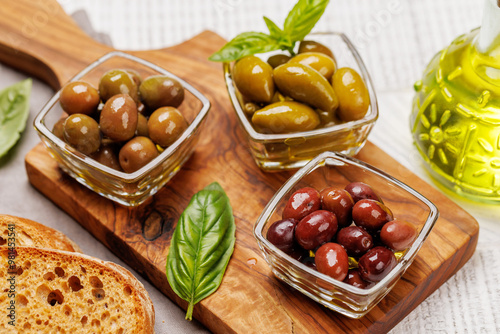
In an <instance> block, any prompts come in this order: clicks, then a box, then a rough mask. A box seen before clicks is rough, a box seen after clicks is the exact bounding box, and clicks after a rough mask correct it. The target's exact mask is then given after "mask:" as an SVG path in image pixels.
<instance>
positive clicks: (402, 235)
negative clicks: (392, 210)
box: [380, 219, 417, 251]
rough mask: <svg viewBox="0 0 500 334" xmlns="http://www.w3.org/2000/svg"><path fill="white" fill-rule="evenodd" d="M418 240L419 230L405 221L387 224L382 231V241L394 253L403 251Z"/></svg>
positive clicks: (394, 221)
mask: <svg viewBox="0 0 500 334" xmlns="http://www.w3.org/2000/svg"><path fill="white" fill-rule="evenodd" d="M416 238H417V229H416V228H415V226H414V225H413V224H410V223H408V222H407V221H404V220H399V219H394V220H392V221H390V222H387V223H386V224H385V225H384V226H383V227H382V230H381V231H380V240H381V241H382V242H383V243H384V245H386V246H387V247H389V248H391V249H392V250H394V251H402V250H404V249H406V248H408V247H410V246H411V244H412V243H413V241H415V239H416Z"/></svg>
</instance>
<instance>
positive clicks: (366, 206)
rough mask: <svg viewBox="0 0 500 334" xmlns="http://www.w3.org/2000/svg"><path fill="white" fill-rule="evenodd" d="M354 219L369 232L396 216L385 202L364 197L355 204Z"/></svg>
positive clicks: (374, 230) (353, 209) (378, 228)
mask: <svg viewBox="0 0 500 334" xmlns="http://www.w3.org/2000/svg"><path fill="white" fill-rule="evenodd" d="M352 219H353V220H354V223H355V224H356V225H357V226H359V227H362V228H364V229H365V230H367V231H369V232H376V231H378V230H380V229H381V228H382V226H384V224H385V223H387V222H388V221H391V220H393V219H394V216H393V214H392V212H391V210H390V209H389V208H388V207H387V206H385V205H384V204H383V203H381V202H378V201H375V200H372V199H362V200H360V201H358V202H356V204H354V206H353V208H352Z"/></svg>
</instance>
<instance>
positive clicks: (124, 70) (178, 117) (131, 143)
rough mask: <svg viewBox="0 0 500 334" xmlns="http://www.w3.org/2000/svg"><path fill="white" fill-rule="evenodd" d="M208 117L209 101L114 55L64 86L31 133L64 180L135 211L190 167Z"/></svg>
mask: <svg viewBox="0 0 500 334" xmlns="http://www.w3.org/2000/svg"><path fill="white" fill-rule="evenodd" d="M209 109H210V103H209V101H208V99H207V98H206V97H205V96H203V95H202V94H201V93H200V92H199V91H197V90H196V89H195V88H193V87H192V86H191V85H190V84H188V83H187V82H186V81H184V80H183V79H181V78H179V77H177V76H176V75H174V74H172V73H170V72H168V71H167V70H165V69H163V68H161V67H159V66H157V65H155V64H152V63H150V62H148V61H145V60H143V59H140V58H138V57H135V56H132V55H129V54H127V53H123V52H118V51H116V52H111V53H108V54H106V55H104V56H103V57H101V58H99V59H98V60H96V61H95V62H93V63H92V64H90V65H89V66H88V67H87V68H85V69H84V70H83V71H82V72H80V73H78V74H77V75H76V76H75V77H74V78H73V79H72V80H70V82H68V83H67V84H65V85H64V86H63V87H62V88H61V89H60V90H59V91H58V92H57V93H56V94H55V95H54V96H53V97H52V98H51V99H50V100H49V102H48V103H47V104H46V105H45V106H44V107H43V109H42V110H41V111H40V113H39V114H38V115H37V116H36V118H35V121H34V126H35V128H36V130H37V131H38V134H39V136H40V138H41V140H42V142H43V143H44V144H45V146H46V147H47V150H48V152H49V153H50V154H51V155H52V157H54V159H55V160H56V161H57V163H58V164H59V166H60V167H61V169H62V170H64V171H65V172H66V173H67V174H69V175H70V176H72V177H73V178H74V179H76V180H77V181H78V182H80V183H81V184H83V185H84V186H86V187H88V188H90V189H92V190H94V191H95V192H97V193H99V194H100V195H102V196H104V197H106V198H108V199H111V200H113V201H115V202H117V203H120V204H122V205H125V206H137V205H140V204H141V203H143V202H144V201H145V200H146V199H147V198H149V197H150V196H152V195H153V194H155V193H156V192H157V191H158V190H159V189H160V188H161V187H162V186H163V185H164V184H165V183H167V182H168V181H169V180H170V179H171V178H172V177H173V176H174V175H175V174H176V173H177V172H178V171H179V170H180V168H181V167H182V165H183V164H184V163H185V162H186V161H187V160H188V159H189V157H190V156H191V154H192V153H193V152H194V149H195V146H196V143H197V142H198V137H199V133H200V129H201V126H202V124H203V122H204V120H205V118H206V116H207V113H208V111H209Z"/></svg>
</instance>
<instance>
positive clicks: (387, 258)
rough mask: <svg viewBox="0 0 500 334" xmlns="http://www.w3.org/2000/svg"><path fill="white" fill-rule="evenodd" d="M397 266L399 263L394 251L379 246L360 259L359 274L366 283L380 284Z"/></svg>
mask: <svg viewBox="0 0 500 334" xmlns="http://www.w3.org/2000/svg"><path fill="white" fill-rule="evenodd" d="M397 264H398V261H397V259H396V256H394V253H393V252H392V251H390V250H389V249H388V248H385V247H383V246H377V247H374V248H372V249H370V250H369V251H368V252H366V254H365V255H363V256H362V257H361V258H360V259H359V261H358V266H359V267H358V268H359V274H360V276H361V278H362V279H364V280H365V281H369V282H380V281H381V280H382V279H383V278H384V277H385V276H387V274H389V272H390V271H391V270H392V269H394V267H396V265H397Z"/></svg>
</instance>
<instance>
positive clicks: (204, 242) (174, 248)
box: [166, 182, 236, 320]
mask: <svg viewBox="0 0 500 334" xmlns="http://www.w3.org/2000/svg"><path fill="white" fill-rule="evenodd" d="M235 230H236V226H235V224H234V217H233V211H232V208H231V205H230V203H229V198H228V197H227V195H226V193H225V192H224V190H223V189H222V187H221V186H220V185H219V184H218V183H216V182H214V183H212V184H210V185H209V186H207V187H206V188H205V189H203V190H201V191H199V192H198V193H196V194H195V195H194V196H193V197H192V198H191V201H190V202H189V204H188V206H187V207H186V209H185V210H184V212H183V213H182V214H181V216H180V218H179V222H178V224H177V227H176V228H175V231H174V234H173V236H172V240H171V242H170V250H169V253H168V257H167V266H166V273H167V279H168V282H169V284H170V286H171V287H172V290H173V291H174V292H175V293H176V294H177V295H178V296H179V297H180V298H182V299H184V300H186V301H187V302H188V303H189V304H188V309H187V312H186V319H188V320H191V319H192V315H193V306H194V304H196V303H198V302H199V301H201V300H202V299H204V298H206V297H208V296H209V295H211V294H212V293H213V292H215V291H216V290H217V289H218V287H219V285H220V283H221V281H222V277H223V276H224V272H225V270H226V267H227V264H228V262H229V259H230V258H231V255H232V253H233V250H234V242H235Z"/></svg>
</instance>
